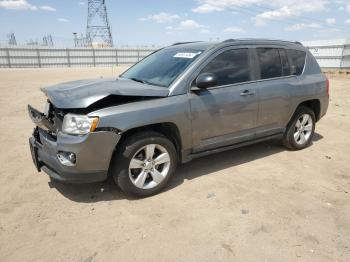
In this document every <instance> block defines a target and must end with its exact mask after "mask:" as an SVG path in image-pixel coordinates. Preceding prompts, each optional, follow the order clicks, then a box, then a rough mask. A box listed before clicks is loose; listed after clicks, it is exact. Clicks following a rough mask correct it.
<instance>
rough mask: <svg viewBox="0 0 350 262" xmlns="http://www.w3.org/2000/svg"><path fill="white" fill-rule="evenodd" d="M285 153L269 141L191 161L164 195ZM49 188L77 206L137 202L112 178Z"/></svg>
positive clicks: (54, 183) (316, 137)
mask: <svg viewBox="0 0 350 262" xmlns="http://www.w3.org/2000/svg"><path fill="white" fill-rule="evenodd" d="M322 138H323V136H322V135H320V134H318V133H315V134H314V137H313V141H312V143H315V142H317V141H319V140H321V139H322ZM311 146H312V145H311ZM286 150H287V149H285V148H284V147H283V146H282V145H281V142H280V141H278V140H272V141H267V142H261V143H258V144H254V145H250V146H246V147H242V148H237V149H233V150H229V151H225V152H222V153H217V154H213V155H209V156H206V157H202V158H198V159H194V160H193V161H191V162H189V163H187V164H183V165H180V166H179V167H178V169H177V171H176V173H175V175H174V177H173V178H172V179H171V181H170V182H169V185H168V186H167V187H166V188H165V190H164V191H168V190H171V189H172V188H174V187H177V186H179V185H181V184H182V183H183V182H184V181H185V180H192V179H195V178H197V177H201V176H204V175H210V174H211V173H214V172H217V171H220V170H224V169H227V168H232V167H234V166H238V165H241V164H245V163H248V162H252V161H254V160H256V159H261V158H264V157H268V156H271V155H274V154H278V153H280V152H282V151H286ZM236 175H237V174H236ZM49 186H50V187H51V188H55V189H56V190H57V191H58V192H60V193H61V194H62V195H63V196H65V197H66V198H68V199H70V200H72V201H75V202H81V203H93V202H99V201H110V200H137V199H136V198H132V197H129V196H127V195H125V194H124V193H123V192H122V191H121V190H120V189H118V188H117V186H116V185H115V184H114V182H113V179H112V178H109V179H108V180H106V181H104V182H100V183H91V184H65V183H61V182H57V181H50V182H49Z"/></svg>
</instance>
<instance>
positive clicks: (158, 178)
mask: <svg viewBox="0 0 350 262" xmlns="http://www.w3.org/2000/svg"><path fill="white" fill-rule="evenodd" d="M151 176H152V178H153V181H154V182H156V183H157V184H159V183H160V182H162V180H163V179H164V176H163V175H162V174H161V173H160V172H159V171H158V170H157V169H153V170H152V171H151Z"/></svg>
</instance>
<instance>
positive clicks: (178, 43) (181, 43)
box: [172, 41, 202, 46]
mask: <svg viewBox="0 0 350 262" xmlns="http://www.w3.org/2000/svg"><path fill="white" fill-rule="evenodd" d="M198 42H202V41H190V42H177V43H174V44H172V46H174V45H183V44H191V43H198Z"/></svg>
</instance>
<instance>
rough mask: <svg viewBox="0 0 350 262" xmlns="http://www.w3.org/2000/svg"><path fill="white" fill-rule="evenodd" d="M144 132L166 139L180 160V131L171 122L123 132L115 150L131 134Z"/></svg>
mask: <svg viewBox="0 0 350 262" xmlns="http://www.w3.org/2000/svg"><path fill="white" fill-rule="evenodd" d="M145 131H154V132H157V133H160V134H162V135H164V136H165V137H166V138H168V139H169V140H170V141H171V142H172V143H173V144H174V146H175V149H176V154H177V157H178V159H179V160H181V150H182V141H181V135H180V131H179V128H178V126H177V125H176V124H174V123H171V122H164V123H156V124H150V125H145V126H139V127H134V128H131V129H128V130H125V131H123V132H121V139H120V141H119V142H118V144H117V148H118V146H119V145H120V144H122V142H123V140H125V139H126V138H128V137H130V136H131V135H133V134H136V133H140V132H145Z"/></svg>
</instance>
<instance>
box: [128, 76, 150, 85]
mask: <svg viewBox="0 0 350 262" xmlns="http://www.w3.org/2000/svg"><path fill="white" fill-rule="evenodd" d="M130 79H131V80H133V81H135V82H139V83H142V84H147V82H146V81H144V80H142V79H138V78H136V77H132V78H130Z"/></svg>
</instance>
